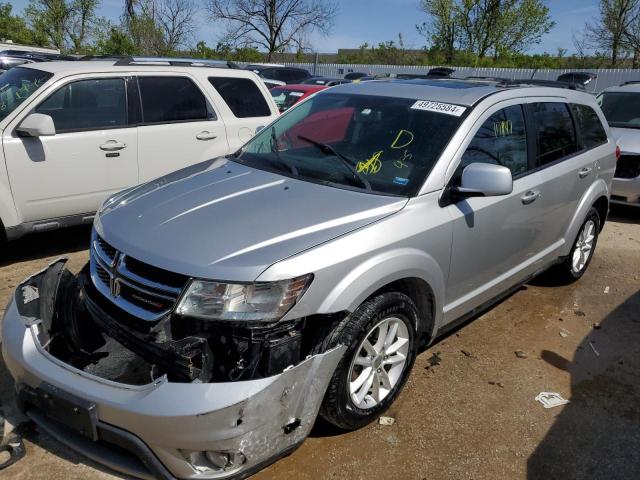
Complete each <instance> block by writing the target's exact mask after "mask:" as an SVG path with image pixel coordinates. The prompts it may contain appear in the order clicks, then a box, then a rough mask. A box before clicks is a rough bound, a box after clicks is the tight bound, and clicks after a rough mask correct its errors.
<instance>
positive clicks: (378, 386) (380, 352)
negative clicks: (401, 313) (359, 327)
mask: <svg viewBox="0 0 640 480" xmlns="http://www.w3.org/2000/svg"><path fill="white" fill-rule="evenodd" d="M408 353H409V331H408V329H407V326H406V324H405V323H404V322H403V321H402V320H401V319H399V318H397V317H387V318H385V319H383V320H381V321H380V322H378V323H377V324H376V325H375V326H374V327H373V328H372V329H371V330H370V331H369V332H368V333H367V335H366V336H365V338H364V340H363V341H362V342H361V343H360V345H359V346H358V349H357V350H356V354H355V356H354V358H353V360H352V361H351V367H350V369H349V376H348V377H347V378H348V379H349V383H348V386H347V388H348V389H349V397H350V398H351V401H352V402H353V404H354V405H355V406H356V407H358V408H360V409H362V410H366V409H369V408H373V407H375V406H376V405H378V404H379V403H380V402H381V401H382V400H383V399H384V398H385V397H386V396H387V395H389V393H390V392H391V391H392V390H393V388H394V387H395V386H396V384H397V383H398V381H400V379H401V378H402V375H403V373H404V370H405V368H406V365H407V355H408Z"/></svg>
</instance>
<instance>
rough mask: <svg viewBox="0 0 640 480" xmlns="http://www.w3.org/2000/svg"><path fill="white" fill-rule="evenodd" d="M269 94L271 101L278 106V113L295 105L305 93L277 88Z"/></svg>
mask: <svg viewBox="0 0 640 480" xmlns="http://www.w3.org/2000/svg"><path fill="white" fill-rule="evenodd" d="M270 92H271V96H272V97H273V100H274V101H275V102H276V105H277V106H278V110H280V113H282V112H284V111H286V110H289V109H290V108H291V107H293V106H294V105H295V103H296V102H297V101H298V100H300V99H301V98H302V97H303V96H304V94H305V92H300V91H296V90H291V89H284V88H277V87H276V88H272V89H271V90H270Z"/></svg>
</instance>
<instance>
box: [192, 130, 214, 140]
mask: <svg viewBox="0 0 640 480" xmlns="http://www.w3.org/2000/svg"><path fill="white" fill-rule="evenodd" d="M196 138H197V139H198V140H215V139H216V138H218V136H217V135H216V134H214V133H211V132H207V131H204V132H200V133H199V134H197V135H196Z"/></svg>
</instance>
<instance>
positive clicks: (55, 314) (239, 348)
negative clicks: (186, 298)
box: [17, 261, 332, 385]
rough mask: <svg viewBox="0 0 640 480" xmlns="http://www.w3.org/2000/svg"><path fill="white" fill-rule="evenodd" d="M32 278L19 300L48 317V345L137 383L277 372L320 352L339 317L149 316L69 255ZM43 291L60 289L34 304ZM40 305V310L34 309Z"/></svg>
mask: <svg viewBox="0 0 640 480" xmlns="http://www.w3.org/2000/svg"><path fill="white" fill-rule="evenodd" d="M31 282H32V283H27V284H25V285H23V287H22V289H21V290H20V291H18V293H17V295H18V297H17V300H18V305H20V309H21V310H23V311H21V313H22V314H23V315H24V316H26V317H33V318H38V319H40V320H39V323H38V325H37V332H38V334H37V338H38V342H39V343H40V345H41V347H42V348H44V349H45V350H46V351H47V352H49V353H50V354H51V355H53V356H54V357H56V358H57V359H59V360H61V361H62V362H65V363H67V364H69V365H72V366H73V367H75V368H78V369H80V370H83V371H85V372H87V373H90V374H92V375H95V376H98V377H101V378H104V379H107V380H111V381H115V382H119V383H124V384H129V385H145V384H148V383H151V382H154V381H156V380H158V379H159V378H161V377H163V376H166V377H167V379H168V380H169V381H171V382H187V383H189V382H200V383H210V382H229V381H240V380H254V379H259V378H266V377H270V376H273V375H277V374H279V373H282V371H284V370H285V369H286V368H288V367H290V366H295V365H297V364H299V363H300V362H301V361H303V360H304V359H305V358H307V357H308V356H309V355H311V354H314V353H319V352H320V346H321V343H322V340H323V339H324V337H323V335H322V331H328V327H329V326H330V324H331V323H332V322H331V320H332V319H331V318H329V319H328V320H329V321H327V319H323V320H324V321H319V319H298V320H293V321H286V322H274V323H271V324H264V323H258V324H256V323H252V322H235V323H232V322H214V321H210V320H204V319H201V318H192V317H188V316H183V315H179V314H176V313H170V314H168V315H166V316H164V317H162V318H161V319H159V320H157V321H154V322H149V321H143V320H140V319H138V318H136V317H134V316H132V315H130V314H128V313H126V312H123V311H122V310H121V309H119V308H118V307H117V306H116V305H114V304H113V303H112V302H110V301H108V299H106V298H105V297H104V296H103V295H102V294H101V293H100V292H98V291H97V290H96V289H95V287H94V286H93V284H92V282H91V279H90V277H89V274H88V268H87V267H85V268H84V269H83V270H82V271H81V272H80V273H79V274H78V275H77V276H76V275H73V274H72V273H71V272H69V270H67V269H66V268H64V261H60V262H58V263H55V264H54V265H53V266H52V267H51V268H49V269H48V270H47V271H46V272H44V273H43V274H42V275H36V276H34V277H33V278H32V280H31ZM52 287H53V288H52ZM39 291H54V292H55V295H53V296H48V297H46V298H45V297H43V298H38V299H37V300H38V301H37V302H33V301H32V300H33V295H37V292H39ZM34 292H35V293H34ZM20 297H22V298H20ZM34 308H38V310H39V311H38V312H37V315H36V312H29V311H28V310H29V309H34ZM313 320H315V321H313Z"/></svg>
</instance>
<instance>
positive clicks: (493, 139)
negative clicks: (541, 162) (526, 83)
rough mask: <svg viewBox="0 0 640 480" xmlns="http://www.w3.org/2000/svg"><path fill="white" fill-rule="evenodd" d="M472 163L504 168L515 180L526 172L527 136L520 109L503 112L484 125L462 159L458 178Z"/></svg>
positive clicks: (492, 116) (489, 119) (491, 117)
mask: <svg viewBox="0 0 640 480" xmlns="http://www.w3.org/2000/svg"><path fill="white" fill-rule="evenodd" d="M471 163H493V164H496V165H502V166H504V167H507V168H508V169H509V170H511V174H512V175H513V176H514V177H515V176H517V175H521V174H523V173H525V172H526V171H527V169H528V165H529V162H528V157H527V132H526V128H525V122H524V114H523V111H522V107H521V106H520V105H514V106H512V107H507V108H503V109H502V110H499V111H498V112H496V113H494V114H493V115H491V116H490V117H489V118H488V119H487V120H486V121H485V122H484V123H483V124H482V126H481V127H480V130H478V133H476V135H475V137H473V140H471V143H470V144H469V146H468V147H467V150H466V151H465V152H464V155H463V156H462V161H461V163H460V167H459V169H458V175H461V174H462V170H463V169H464V168H465V167H466V166H467V165H469V164H471Z"/></svg>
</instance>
